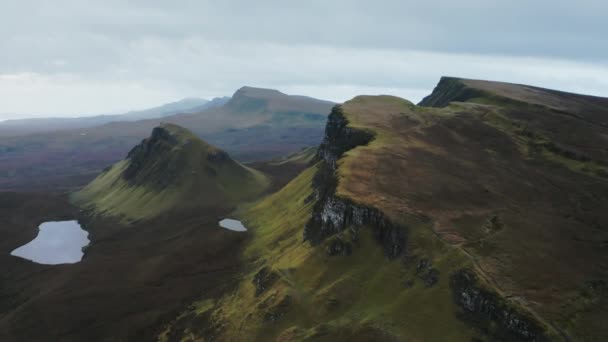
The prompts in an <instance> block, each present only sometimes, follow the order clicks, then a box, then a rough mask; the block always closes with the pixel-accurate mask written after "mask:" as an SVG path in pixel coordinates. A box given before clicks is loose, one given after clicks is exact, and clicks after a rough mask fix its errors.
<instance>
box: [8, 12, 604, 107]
mask: <svg viewBox="0 0 608 342" xmlns="http://www.w3.org/2000/svg"><path fill="white" fill-rule="evenodd" d="M2 7H5V8H2ZM606 11H608V5H605V4H604V3H603V2H601V1H594V0H583V1H581V2H580V3H577V5H576V6H572V4H571V3H570V4H569V3H568V2H566V1H562V0H555V1H535V2H533V3H530V2H524V1H518V0H515V1H511V2H505V1H481V0H463V1H459V2H453V1H429V2H424V3H422V2H412V1H388V0H387V1H378V2H374V3H371V2H369V1H341V0H338V1H331V2H328V1H323V2H322V1H316V0H315V1H308V2H302V3H297V4H296V3H289V4H287V3H285V2H278V1H268V0H266V1H258V2H246V1H222V2H211V1H177V2H167V1H129V2H125V1H117V0H108V1H104V2H93V3H91V2H87V3H85V2H82V1H75V0H74V1H65V0H62V1H55V2H47V1H31V0H24V1H20V2H18V3H13V4H10V5H9V4H4V5H0V20H2V22H3V25H2V27H1V28H0V50H1V51H3V52H4V51H6V52H7V53H3V54H1V55H0V91H2V94H3V96H2V98H0V112H3V113H10V115H11V116H13V117H14V116H27V115H35V116H40V115H48V114H56V115H85V114H91V113H108V112H122V111H126V110H129V109H134V108H142V107H147V106H153V105H157V104H160V103H162V102H166V101H171V100H176V99H178V98H180V97H186V96H199V97H212V96H219V95H226V94H231V93H232V92H233V91H234V90H235V89H237V88H238V87H240V86H242V85H244V84H248V85H257V86H266V87H272V88H278V89H280V90H283V91H286V92H292V93H303V94H305V95H311V96H316V97H320V98H327V99H331V100H335V101H343V100H346V99H348V98H350V97H352V96H354V95H357V94H360V93H370V94H374V93H388V94H394V95H399V96H403V97H406V98H409V99H411V100H414V101H417V100H419V99H420V98H421V97H422V96H423V95H425V94H427V93H429V92H430V91H431V90H432V88H433V86H434V85H435V84H436V82H437V81H438V79H439V77H440V76H442V75H454V76H462V77H471V78H483V79H493V80H502V81H511V82H518V83H527V84H533V85H538V86H544V87H549V88H556V89H562V90H569V91H575V92H584V93H590V94H595V95H604V96H606V95H608V85H607V83H606V82H607V80H608V77H607V76H608V71H607V70H608V61H607V60H606V58H605V56H607V55H608V41H607V38H606V35H605V32H606V24H605V21H604V20H603V18H602V13H606ZM32 99H35V101H32ZM7 117H8V114H7V115H2V114H0V119H2V118H7Z"/></svg>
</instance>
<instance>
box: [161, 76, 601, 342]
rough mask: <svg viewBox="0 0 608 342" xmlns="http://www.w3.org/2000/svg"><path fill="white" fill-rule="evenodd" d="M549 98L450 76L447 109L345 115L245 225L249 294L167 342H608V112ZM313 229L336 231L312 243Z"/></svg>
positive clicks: (388, 104)
mask: <svg viewBox="0 0 608 342" xmlns="http://www.w3.org/2000/svg"><path fill="white" fill-rule="evenodd" d="M442 82H444V81H442ZM479 84H481V85H479ZM513 87H515V88H513ZM496 89H499V90H496ZM533 89H534V91H533V93H534V97H533V101H528V98H529V93H528V91H529V90H528V89H527V88H526V89H524V90H522V89H519V88H517V86H515V85H508V86H504V85H496V84H487V83H475V82H472V81H467V82H464V83H463V81H459V80H454V79H448V80H447V83H446V82H444V84H441V83H440V86H438V89H436V92H435V93H434V94H433V96H431V98H430V99H427V105H433V106H435V105H436V106H437V107H434V108H433V107H425V106H415V105H414V104H412V103H410V102H408V101H406V100H403V99H400V98H396V97H392V96H359V97H356V98H354V99H353V100H351V101H348V102H346V103H345V104H344V105H342V106H340V107H339V108H337V109H336V110H335V111H334V113H332V115H331V116H330V120H329V122H328V125H327V131H326V142H325V143H324V145H322V147H321V149H320V152H322V153H320V156H321V157H323V159H324V160H320V161H319V163H317V164H316V165H315V166H313V167H311V168H309V169H307V170H306V171H304V172H303V173H301V174H300V176H299V177H298V178H297V179H295V180H293V181H292V182H291V183H289V184H288V185H287V186H286V187H284V188H283V189H281V190H280V191H278V192H277V193H275V194H273V195H271V196H269V197H267V198H265V199H264V200H262V201H260V202H257V203H254V204H252V205H250V206H248V207H246V208H241V210H240V211H239V212H238V213H237V215H240V217H242V219H243V220H244V221H245V222H246V224H247V225H248V227H249V228H250V229H251V231H252V234H253V236H252V238H251V241H250V242H249V244H248V248H247V249H246V251H245V253H244V254H243V259H244V261H246V262H247V263H248V265H249V269H248V271H246V272H245V273H244V274H243V277H242V280H241V282H240V284H239V286H238V287H237V288H236V289H235V290H234V291H233V293H231V294H229V295H227V296H225V297H223V298H221V299H219V300H213V301H211V302H209V301H204V302H199V303H195V304H194V305H193V306H192V308H190V309H189V310H186V312H185V313H184V314H183V315H182V316H181V317H180V318H178V319H176V320H175V321H173V322H172V323H170V324H169V325H167V326H166V327H165V328H166V331H165V332H166V333H165V334H164V335H162V338H161V340H168V341H174V340H180V338H182V337H185V338H186V340H188V338H189V339H194V340H195V339H197V338H212V339H219V340H227V341H241V340H244V339H245V340H259V341H269V340H280V341H301V340H315V341H317V340H321V341H323V340H327V341H330V340H369V341H377V340H406V341H410V340H411V341H471V340H472V339H473V338H475V339H478V340H487V341H496V340H506V341H521V340H523V341H546V340H569V339H573V340H588V341H599V340H605V339H606V338H607V337H608V333H607V332H606V330H605V328H604V327H603V324H602V322H603V321H605V318H606V317H608V306H607V305H606V303H607V302H608V301H607V300H606V299H607V298H608V286H606V284H607V283H608V254H606V253H605V251H606V250H605V248H606V247H605V244H606V241H608V235H607V233H606V232H605V230H604V229H603V227H605V226H606V225H607V224H608V216H607V215H608V214H607V213H606V212H605V210H604V209H605V208H606V207H607V206H608V197H607V196H606V194H607V193H608V181H607V178H606V177H605V176H604V173H603V172H604V168H605V167H606V165H607V164H606V161H605V146H606V143H607V142H606V139H607V138H606V137H608V131H607V129H606V128H605V127H604V126H603V124H602V123H601V122H600V121H598V120H599V119H598V118H601V115H600V113H599V111H600V109H598V108H602V106H601V104H602V103H605V102H606V101H608V100H606V99H601V98H589V97H582V99H581V97H579V96H578V95H573V94H564V93H556V92H552V91H544V92H541V91H540V90H538V89H536V88H533ZM522 92H523V94H525V95H522ZM512 94H517V96H511V95H512ZM507 95H508V96H507ZM556 96H557V97H558V98H559V99H560V107H559V108H556V107H555V102H554V100H555V97H556ZM431 100H433V101H431ZM526 101H528V102H526ZM539 103H540V104H539ZM590 103H591V104H590ZM545 104H546V105H545ZM572 108H576V111H574V110H572ZM606 108H608V107H606ZM585 109H588V110H587V111H586V110H585ZM584 113H587V114H584ZM604 114H606V112H604ZM342 124H344V126H341V125H342ZM361 132H366V133H364V134H363V135H365V136H371V137H372V140H371V141H370V142H369V143H368V144H366V145H361V144H360V141H361V140H360V139H359V138H360V136H361ZM582 133H585V134H584V136H580V140H581V141H584V144H578V143H577V140H576V135H577V134H579V135H580V134H582ZM327 134H329V135H331V137H330V138H329V139H328V137H327ZM349 139H350V140H349ZM353 139H355V140H357V139H359V140H358V141H359V143H354V140H353ZM332 144H333V146H332ZM356 145H360V146H356ZM353 146H355V147H354V148H353ZM342 152H344V154H342ZM332 154H333V155H332ZM334 157H336V159H337V162H336V163H335V165H336V169H335V170H333V169H331V168H329V170H330V171H331V172H329V173H332V172H334V171H335V173H333V175H328V171H327V170H328V166H327V165H331V164H332V162H333V160H334V159H332V158H334ZM332 177H333V178H332ZM334 178H335V180H336V181H337V184H336V185H335V188H334V189H333V190H332V186H331V185H328V184H331V182H332V181H333V180H332V179H334ZM323 183H325V184H324V185H323ZM320 184H321V185H320ZM324 186H325V187H324ZM319 189H321V190H322V191H319ZM323 198H329V200H327V201H326V202H322V201H321V200H322V199H323ZM317 204H322V206H320V205H317ZM372 209H373V210H377V212H379V213H381V214H382V215H383V216H381V218H380V219H378V218H377V215H378V214H375V213H377V212H376V211H373V210H372ZM357 210H359V211H357ZM355 212H357V214H356V215H360V216H358V217H363V219H362V220H363V221H364V222H365V224H363V225H362V226H361V225H357V224H354V223H353V222H355V219H353V216H355V214H354V213H355ZM373 215H376V216H373ZM315 217H318V218H319V220H322V221H323V220H325V221H323V224H326V226H322V227H321V228H322V229H328V230H330V232H329V233H327V232H326V233H325V234H326V235H321V236H325V238H324V239H321V240H320V242H318V243H312V244H311V243H310V242H309V241H304V236H305V234H304V233H305V231H306V230H307V229H309V227H310V223H311V221H312V219H311V218H315ZM370 217H371V218H370ZM341 218H345V219H344V221H341V220H342V219H341ZM346 218H350V221H348V222H350V223H347V224H345V225H343V226H342V225H340V223H342V222H346ZM332 220H333V221H332ZM327 222H329V223H327ZM333 222H337V223H336V224H334V223H333ZM387 222H388V223H387ZM387 226H389V227H393V226H394V227H398V228H400V229H401V232H402V233H403V234H404V238H403V240H399V239H391V237H390V236H389V237H388V238H387V236H386V235H384V236H383V235H381V234H382V232H387V230H382V229H385V228H386V227H387ZM389 232H390V231H389ZM393 232H394V231H393ZM379 234H380V235H379ZM387 241H388V242H391V243H396V244H398V246H397V247H398V248H394V249H391V251H397V252H396V253H394V254H387V253H386V248H385V247H386V245H385V243H386V242H387ZM378 242H380V243H378ZM383 244H384V245H383ZM347 246H348V247H347ZM393 247H394V246H393ZM201 303H202V304H201Z"/></svg>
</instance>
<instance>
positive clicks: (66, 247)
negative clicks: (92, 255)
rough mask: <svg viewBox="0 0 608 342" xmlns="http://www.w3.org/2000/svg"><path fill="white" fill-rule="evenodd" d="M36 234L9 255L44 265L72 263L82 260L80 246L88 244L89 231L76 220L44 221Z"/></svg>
mask: <svg viewBox="0 0 608 342" xmlns="http://www.w3.org/2000/svg"><path fill="white" fill-rule="evenodd" d="M38 229H39V231H38V235H37V236H36V238H35V239H34V240H32V241H30V242H28V243H27V244H25V245H23V246H21V247H19V248H17V249H15V250H14V251H12V252H11V255H14V256H17V257H21V258H24V259H28V260H31V261H33V262H36V263H39V264H45V265H57V264H73V263H77V262H79V261H80V260H82V256H83V254H84V253H83V252H82V248H83V247H85V246H86V245H88V244H89V242H90V241H89V238H88V236H89V233H87V232H86V231H85V230H83V229H82V228H81V227H80V224H78V221H75V220H74V221H53V222H45V223H43V224H41V225H40V226H38Z"/></svg>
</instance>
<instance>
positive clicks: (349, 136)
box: [317, 106, 374, 170]
mask: <svg viewBox="0 0 608 342" xmlns="http://www.w3.org/2000/svg"><path fill="white" fill-rule="evenodd" d="M347 125H348V121H346V119H345V118H344V114H343V113H342V109H341V107H340V106H334V108H333V109H332V111H331V114H329V117H328V119H327V126H325V137H324V138H323V142H322V143H321V146H319V150H318V151H317V157H318V158H320V159H323V160H325V162H326V163H327V164H329V165H330V167H331V168H332V169H334V170H335V168H336V161H337V160H338V159H340V157H342V155H343V154H344V152H346V151H348V150H350V149H352V148H355V147H357V146H360V145H366V144H368V143H369V142H370V141H371V140H372V139H373V138H374V136H373V135H372V134H371V133H369V132H365V131H362V130H357V129H353V128H350V127H348V126H347Z"/></svg>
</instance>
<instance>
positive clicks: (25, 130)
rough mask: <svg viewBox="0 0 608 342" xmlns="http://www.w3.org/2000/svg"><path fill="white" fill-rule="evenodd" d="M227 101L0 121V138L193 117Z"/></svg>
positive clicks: (195, 100)
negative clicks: (120, 112)
mask: <svg viewBox="0 0 608 342" xmlns="http://www.w3.org/2000/svg"><path fill="white" fill-rule="evenodd" d="M229 99H230V98H229V97H218V98H214V99H213V100H211V101H207V100H205V99H199V98H185V99H182V100H179V101H176V102H171V103H167V104H164V105H162V106H158V107H154V108H149V109H144V110H136V111H131V112H128V113H124V114H110V115H95V116H85V117H76V118H34V119H18V120H6V121H0V137H6V136H20V135H26V134H32V133H43V132H53V131H61V130H70V129H78V128H87V127H94V126H100V125H103V124H107V123H110V122H117V121H137V120H145V119H155V118H162V117H165V116H170V115H175V114H180V113H196V112H200V111H203V110H205V109H208V108H213V107H218V106H221V105H223V104H224V103H226V102H227V101H228V100H229Z"/></svg>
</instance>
